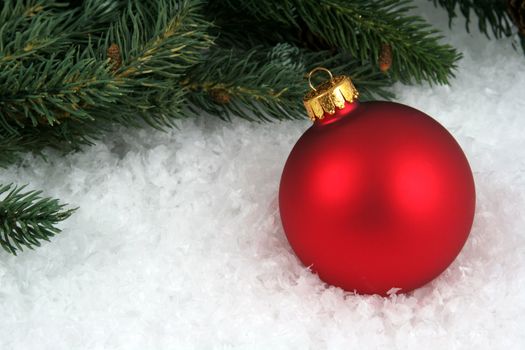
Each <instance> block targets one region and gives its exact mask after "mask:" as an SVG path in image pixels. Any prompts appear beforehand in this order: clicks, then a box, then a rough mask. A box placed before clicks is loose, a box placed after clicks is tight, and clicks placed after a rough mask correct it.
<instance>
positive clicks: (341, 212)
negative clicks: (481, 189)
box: [279, 67, 476, 295]
mask: <svg viewBox="0 0 525 350" xmlns="http://www.w3.org/2000/svg"><path fill="white" fill-rule="evenodd" d="M320 72H324V73H326V74H327V75H328V79H327V80H325V81H323V82H322V83H320V84H318V85H315V86H314V85H313V84H312V81H311V79H312V76H313V75H314V74H315V73H320ZM307 77H308V84H309V85H310V88H311V91H309V92H308V93H307V94H306V95H305V97H304V105H305V108H306V111H307V114H308V116H309V117H310V119H311V120H312V121H313V124H312V126H311V127H310V128H309V129H308V130H306V132H305V133H304V134H303V135H302V136H301V137H300V138H299V140H298V141H297V143H296V144H295V146H294V147H293V149H292V151H291V153H290V155H289V157H288V159H287V161H286V164H285V166H284V169H283V173H282V176H281V182H280V188H279V210H280V214H281V220H282V225H283V228H284V232H285V234H286V237H287V239H288V241H289V243H290V245H291V247H292V248H293V250H294V252H295V253H296V255H297V257H298V258H299V259H300V260H301V261H302V263H303V264H304V265H305V266H309V267H311V270H312V271H313V272H315V273H317V274H318V275H319V277H320V278H321V279H322V280H323V281H324V282H326V283H328V284H330V285H334V286H338V287H341V288H343V289H344V290H347V291H350V292H357V293H361V294H379V295H388V294H390V293H391V292H393V291H395V292H399V293H406V292H410V291H412V290H414V289H415V288H419V287H421V286H423V285H425V284H427V283H429V282H430V281H432V280H433V279H434V278H436V277H437V276H439V275H440V274H441V273H442V272H443V271H444V270H445V269H446V268H447V267H448V266H449V265H450V264H451V263H452V262H453V261H454V259H455V258H456V257H457V256H458V254H459V253H460V251H461V249H462V247H463V246H464V244H465V242H466V241H467V238H468V236H469V233H470V230H471V227H472V223H473V220H474V211H475V197H476V195H475V186H474V179H473V175H472V171H471V168H470V165H469V163H468V160H467V158H466V156H465V154H464V153H463V151H462V149H461V147H460V146H459V144H458V143H457V142H456V140H455V139H454V138H453V136H452V135H451V134H450V133H449V132H448V131H447V130H446V129H445V128H444V127H443V126H442V125H440V124H439V123H438V122H437V121H436V120H434V119H433V118H432V117H430V116H428V115H427V114H425V113H423V112H421V111H419V110H417V109H414V108H412V107H409V106H406V105H403V104H399V103H395V102H383V101H374V102H359V101H358V97H359V93H358V91H357V89H356V88H355V86H354V85H353V83H352V81H351V79H350V78H349V77H346V76H334V75H333V74H332V73H331V72H330V71H329V70H328V69H326V68H323V67H317V68H315V69H313V70H312V71H311V72H310V73H309V74H308V75H307Z"/></svg>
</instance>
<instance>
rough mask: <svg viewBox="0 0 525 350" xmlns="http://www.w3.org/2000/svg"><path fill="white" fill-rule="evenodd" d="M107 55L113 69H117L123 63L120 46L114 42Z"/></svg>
mask: <svg viewBox="0 0 525 350" xmlns="http://www.w3.org/2000/svg"><path fill="white" fill-rule="evenodd" d="M107 57H108V58H109V63H110V64H111V70H113V71H116V70H117V69H119V68H120V66H121V65H122V57H121V55H120V47H119V46H118V45H117V44H115V43H113V44H111V45H110V46H109V47H108V50H107Z"/></svg>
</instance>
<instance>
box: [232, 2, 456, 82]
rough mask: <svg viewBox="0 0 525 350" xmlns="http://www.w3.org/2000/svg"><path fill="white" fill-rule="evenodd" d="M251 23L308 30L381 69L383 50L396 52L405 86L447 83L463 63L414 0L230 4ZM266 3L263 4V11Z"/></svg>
mask: <svg viewBox="0 0 525 350" xmlns="http://www.w3.org/2000/svg"><path fill="white" fill-rule="evenodd" d="M227 3H228V4H229V5H230V6H231V8H232V10H234V9H233V8H234V7H235V6H236V7H238V8H241V9H242V11H246V12H247V13H249V14H250V15H251V16H252V18H255V19H258V18H260V19H264V20H270V19H273V18H277V19H279V20H280V21H285V20H287V19H289V18H293V20H288V24H289V25H291V26H296V27H298V26H299V29H301V28H300V26H301V25H302V23H304V25H305V26H306V27H307V29H308V30H309V31H310V32H311V33H313V35H316V36H318V37H319V38H320V39H322V41H324V42H326V43H327V44H328V45H329V46H330V47H332V48H334V49H336V50H344V51H347V52H349V53H350V54H352V56H353V57H356V58H359V59H360V60H361V61H362V62H363V63H377V62H378V60H379V55H380V52H381V46H382V45H383V44H385V43H386V44H389V45H390V46H391V47H392V52H393V64H392V67H391V70H390V72H389V74H390V75H391V76H392V78H393V79H399V80H401V81H403V82H411V81H415V82H418V83H419V82H422V81H429V82H431V83H440V84H446V83H448V79H449V78H450V77H452V76H454V74H453V70H454V69H455V68H456V62H457V60H458V59H459V58H460V57H461V55H460V54H459V53H457V52H456V50H455V49H454V48H452V47H451V46H450V45H446V44H440V43H439V41H440V39H442V36H441V35H439V34H438V31H436V30H434V29H432V28H431V27H430V25H428V24H427V23H426V22H425V21H424V20H423V19H422V18H420V17H418V16H410V15H409V14H408V13H409V11H410V10H411V9H412V7H411V6H409V3H410V0H385V1H378V0H374V1H365V0H352V1H345V0H320V1H318V0H285V1H284V3H286V4H287V5H283V6H279V7H277V6H272V5H274V4H275V2H274V1H271V0H257V1H256V0H248V1H245V0H242V1H241V0H237V1H235V0H229V1H228V2H227ZM263 3H264V4H265V5H264V6H263Z"/></svg>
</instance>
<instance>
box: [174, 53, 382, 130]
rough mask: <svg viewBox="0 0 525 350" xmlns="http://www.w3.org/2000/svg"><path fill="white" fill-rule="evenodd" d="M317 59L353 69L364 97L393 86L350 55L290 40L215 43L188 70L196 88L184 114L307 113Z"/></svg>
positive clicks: (259, 116) (266, 117)
mask: <svg viewBox="0 0 525 350" xmlns="http://www.w3.org/2000/svg"><path fill="white" fill-rule="evenodd" d="M319 64H321V65H323V64H325V65H327V66H329V67H331V69H332V70H333V71H334V73H336V74H337V73H347V74H348V73H350V75H351V77H352V78H353V80H354V81H355V83H356V85H357V86H358V87H359V88H360V89H362V91H363V95H364V98H365V99H366V98H370V97H372V96H374V95H376V94H377V95H380V96H382V97H387V98H388V97H391V94H388V93H387V92H386V90H384V89H383V88H384V87H386V86H388V85H390V81H389V80H388V79H386V77H385V76H384V75H383V74H381V73H380V72H379V71H377V70H374V69H373V68H371V67H370V66H362V65H361V64H360V62H358V61H356V60H352V59H351V58H349V57H348V55H347V54H339V55H336V56H334V55H332V54H330V53H328V52H320V53H309V52H305V51H304V50H300V49H299V48H297V47H294V46H291V45H289V44H281V45H277V46H276V47H274V48H271V49H266V50H265V49H264V48H263V47H256V48H252V49H251V50H248V51H239V50H234V49H220V48H217V49H214V50H213V51H212V52H211V53H210V55H209V57H208V60H207V61H206V62H204V63H202V64H201V65H198V66H196V67H195V68H194V69H193V70H192V71H191V72H190V73H189V74H188V79H187V80H186V81H185V83H184V84H185V85H186V87H187V88H188V89H190V90H191V91H192V92H191V94H190V95H189V96H188V101H189V103H188V105H187V111H186V113H188V114H190V115H194V114H198V113H199V111H201V110H205V111H206V112H208V113H210V114H212V115H217V116H219V117H220V118H222V119H226V120H230V119H231V117H233V116H239V117H242V118H244V119H248V120H252V121H254V120H260V121H270V120H272V119H277V120H281V119H301V118H304V116H305V113H304V107H303V106H302V98H303V95H304V94H305V92H306V90H307V87H308V85H307V83H306V81H305V76H304V72H305V71H307V70H309V69H311V68H313V67H314V66H316V65H319Z"/></svg>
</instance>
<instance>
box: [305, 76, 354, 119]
mask: <svg viewBox="0 0 525 350" xmlns="http://www.w3.org/2000/svg"><path fill="white" fill-rule="evenodd" d="M319 71H323V72H326V73H328V75H329V76H330V80H327V81H324V82H322V83H321V84H319V85H318V86H314V85H313V84H312V75H313V74H314V73H316V72H319ZM308 85H310V88H311V89H312V91H310V92H308V93H307V94H306V95H305V96H304V98H303V103H304V106H305V107H306V112H307V113H308V117H309V118H310V119H311V120H312V121H315V120H316V119H323V118H324V114H325V113H328V114H334V113H335V108H336V107H337V108H340V109H341V108H344V106H345V103H346V102H349V103H352V102H354V101H355V100H357V98H358V97H359V92H358V91H357V89H356V88H355V86H354V84H352V81H351V80H350V78H348V77H347V76H345V75H338V76H335V77H334V76H333V75H332V72H330V71H329V70H328V69H326V68H323V67H316V68H314V69H312V70H311V71H310V72H309V73H308Z"/></svg>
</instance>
